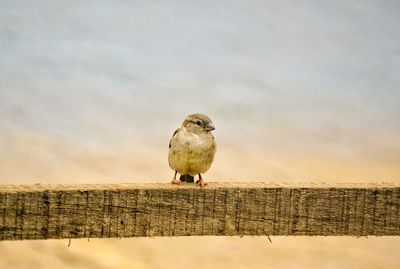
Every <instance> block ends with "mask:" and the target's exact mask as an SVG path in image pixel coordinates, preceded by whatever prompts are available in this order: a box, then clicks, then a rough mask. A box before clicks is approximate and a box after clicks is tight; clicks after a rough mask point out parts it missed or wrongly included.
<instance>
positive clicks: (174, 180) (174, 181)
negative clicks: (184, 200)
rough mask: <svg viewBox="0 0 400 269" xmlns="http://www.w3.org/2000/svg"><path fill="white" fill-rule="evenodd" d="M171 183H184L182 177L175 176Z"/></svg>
mask: <svg viewBox="0 0 400 269" xmlns="http://www.w3.org/2000/svg"><path fill="white" fill-rule="evenodd" d="M171 183H172V184H178V185H179V184H181V183H182V181H181V180H180V179H176V178H174V179H172V181H171Z"/></svg>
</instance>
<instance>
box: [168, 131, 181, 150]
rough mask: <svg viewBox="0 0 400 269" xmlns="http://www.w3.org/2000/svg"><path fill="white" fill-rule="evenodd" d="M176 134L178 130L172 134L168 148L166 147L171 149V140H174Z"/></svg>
mask: <svg viewBox="0 0 400 269" xmlns="http://www.w3.org/2000/svg"><path fill="white" fill-rule="evenodd" d="M178 132H179V128H178V129H176V130H175V132H174V134H173V135H172V137H171V140H170V141H169V146H168V148H171V142H172V139H174V136H175V135H176V134H177V133H178Z"/></svg>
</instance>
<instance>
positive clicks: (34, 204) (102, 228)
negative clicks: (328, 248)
mask: <svg viewBox="0 0 400 269" xmlns="http://www.w3.org/2000/svg"><path fill="white" fill-rule="evenodd" d="M202 235H203V236H204V235H218V236H235V235H238V236H245V235H252V236H256V235H259V236H261V235H264V236H265V235H307V236H314V235H324V236H327V235H330V236H339V235H351V236H367V235H376V236H385V235H400V184H397V183H391V184H389V183H382V184H316V183H315V184H313V183H304V184H276V183H209V185H208V186H207V187H206V188H204V189H200V188H199V187H198V186H196V185H195V184H190V183H186V184H182V185H181V186H176V185H171V184H167V183H166V184H163V183H159V184H157V183H154V184H111V185H40V184H37V185H0V240H31V239H57V238H85V237H86V238H108V237H139V236H141V237H143V236H144V237H146V236H147V237H155V236H202Z"/></svg>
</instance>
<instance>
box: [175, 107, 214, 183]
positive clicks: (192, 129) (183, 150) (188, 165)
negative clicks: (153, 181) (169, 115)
mask: <svg viewBox="0 0 400 269" xmlns="http://www.w3.org/2000/svg"><path fill="white" fill-rule="evenodd" d="M213 130H215V127H214V125H213V123H212V121H211V119H210V118H209V117H208V116H206V115H204V114H191V115H189V116H187V117H186V119H185V120H184V121H183V123H182V126H181V127H180V128H179V129H177V130H176V131H175V132H174V134H173V135H172V138H171V140H170V142H169V154H168V163H169V166H170V167H171V169H173V170H174V171H175V175H174V178H173V179H172V184H180V183H182V179H184V180H185V181H188V179H189V181H190V178H192V180H191V181H192V182H193V181H194V180H193V176H195V175H197V174H198V175H199V179H198V180H197V181H196V183H197V184H198V185H200V187H204V186H205V185H207V183H206V182H205V181H204V179H203V178H202V176H201V174H202V173H205V172H206V171H207V170H208V169H209V168H210V167H211V164H212V162H213V160H214V156H215V152H216V151H217V145H216V143H215V139H214V136H213V135H212V133H211V131H213ZM177 173H179V174H180V175H181V177H180V179H177V178H176V174H177Z"/></svg>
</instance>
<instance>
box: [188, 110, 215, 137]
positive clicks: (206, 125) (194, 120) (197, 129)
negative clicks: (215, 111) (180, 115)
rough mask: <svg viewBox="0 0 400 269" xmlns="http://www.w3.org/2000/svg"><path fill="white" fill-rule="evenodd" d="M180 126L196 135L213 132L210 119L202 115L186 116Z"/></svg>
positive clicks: (213, 128)
mask: <svg viewBox="0 0 400 269" xmlns="http://www.w3.org/2000/svg"><path fill="white" fill-rule="evenodd" d="M182 126H183V127H185V128H186V129H187V130H188V131H190V132H193V133H196V134H198V133H202V132H210V131H212V130H215V127H214V125H213V123H212V121H211V119H210V118H209V117H208V116H206V115H204V114H192V115H189V116H187V117H186V119H185V120H184V122H183V123H182Z"/></svg>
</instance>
